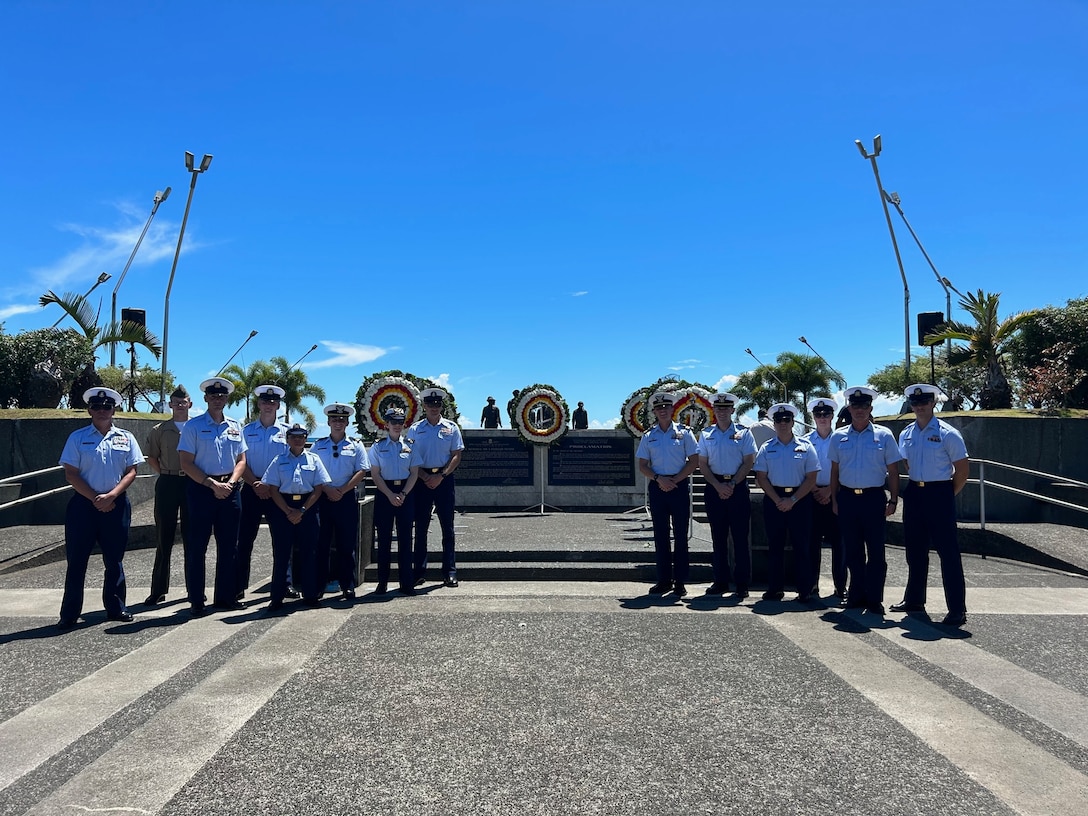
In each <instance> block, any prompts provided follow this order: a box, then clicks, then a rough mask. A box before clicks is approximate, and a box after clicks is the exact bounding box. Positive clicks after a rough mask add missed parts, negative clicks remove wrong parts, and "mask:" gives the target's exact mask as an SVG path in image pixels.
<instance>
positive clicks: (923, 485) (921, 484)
mask: <svg viewBox="0 0 1088 816" xmlns="http://www.w3.org/2000/svg"><path fill="white" fill-rule="evenodd" d="M915 484H916V485H918V487H925V486H926V483H925V482H915Z"/></svg>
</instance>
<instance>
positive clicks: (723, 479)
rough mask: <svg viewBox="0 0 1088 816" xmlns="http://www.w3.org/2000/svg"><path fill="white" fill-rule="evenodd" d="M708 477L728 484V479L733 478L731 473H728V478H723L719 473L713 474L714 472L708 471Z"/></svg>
mask: <svg viewBox="0 0 1088 816" xmlns="http://www.w3.org/2000/svg"><path fill="white" fill-rule="evenodd" d="M710 475H711V476H713V477H714V478H715V479H721V480H722V481H723V482H728V481H729V480H730V479H732V478H733V474H732V473H730V474H729V475H728V476H725V475H723V474H721V473H715V472H714V471H710Z"/></svg>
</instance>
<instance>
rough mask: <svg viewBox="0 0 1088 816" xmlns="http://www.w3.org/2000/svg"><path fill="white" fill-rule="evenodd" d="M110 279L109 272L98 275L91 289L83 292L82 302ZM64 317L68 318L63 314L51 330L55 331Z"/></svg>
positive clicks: (66, 314)
mask: <svg viewBox="0 0 1088 816" xmlns="http://www.w3.org/2000/svg"><path fill="white" fill-rule="evenodd" d="M111 277H113V276H112V275H110V273H109V272H103V273H102V274H101V275H99V276H98V280H96V281H95V282H94V284H93V285H92V286H91V288H90V289H88V290H87V291H86V292H84V293H83V299H84V300H86V299H87V298H89V297H90V296H91V292H93V291H94V290H95V289H97V288H98V287H99V286H101V285H102V284H103V283H105V282H106V281H108V280H109V279H110V278H111ZM66 317H68V313H67V312H65V313H64V314H62V315H61V316H60V317H59V318H57V322H56V323H54V324H53V328H54V329H55V328H56V327H57V326H59V325H60V321H62V320H64V318H66Z"/></svg>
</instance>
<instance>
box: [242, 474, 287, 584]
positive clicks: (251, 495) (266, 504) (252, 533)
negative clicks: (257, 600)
mask: <svg viewBox="0 0 1088 816" xmlns="http://www.w3.org/2000/svg"><path fill="white" fill-rule="evenodd" d="M240 493H241V502H242V504H241V513H240V515H239V518H238V554H237V555H236V556H235V561H234V574H235V578H236V580H235V584H236V586H235V590H236V593H237V592H245V591H246V588H247V587H248V586H249V581H250V577H251V576H250V565H251V563H252V561H253V542H254V541H256V540H257V534H258V533H259V532H260V529H261V519H262V518H263V519H266V520H267V521H268V527H269V529H271V528H272V515H273V514H274V513H276V512H278V510H277V508H276V503H275V502H274V501H272V499H262V498H259V497H258V496H257V494H256V493H255V492H254V490H253V488H252V487H250V486H249V485H248V484H243V485H242V489H241V491H240Z"/></svg>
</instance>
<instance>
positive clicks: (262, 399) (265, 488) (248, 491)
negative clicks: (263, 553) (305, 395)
mask: <svg viewBox="0 0 1088 816" xmlns="http://www.w3.org/2000/svg"><path fill="white" fill-rule="evenodd" d="M285 393H286V392H285V391H284V390H283V389H282V388H280V387H279V386H278V385H259V386H257V388H256V390H254V392H253V396H255V397H256V398H257V418H256V419H255V420H253V421H252V422H249V423H247V424H246V426H245V427H244V428H242V436H243V437H245V440H246V469H245V472H244V473H243V474H242V482H243V484H242V489H241V497H242V498H241V501H242V516H241V520H240V521H239V522H238V560H237V567H236V569H235V572H236V573H237V593H236V595H235V597H236V598H237V599H238V600H239V601H240V600H242V598H243V597H244V596H245V594H246V589H248V588H249V581H250V567H251V564H252V561H253V543H254V542H255V541H256V540H257V535H258V533H259V532H260V530H261V519H265V520H266V521H268V523H269V527H271V523H272V513H273V512H274V511H275V509H276V506H275V504H274V503H273V501H272V493H273V490H272V488H271V487H270V486H269V485H266V484H265V483H264V482H263V481H261V477H262V476H263V475H264V472H265V471H266V470H268V466H269V465H270V464H271V463H272V460H273V459H275V458H276V457H277V456H279V455H280V454H281V453H287V425H286V424H284V423H282V422H277V421H276V415H277V414H279V410H280V403H281V402H282V401H283V397H284V394H285ZM287 581H288V584H290V581H291V569H290V567H288V569H287ZM288 594H289V595H292V596H294V597H296V598H297V597H298V593H297V592H293V591H292V590H290V589H288Z"/></svg>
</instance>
